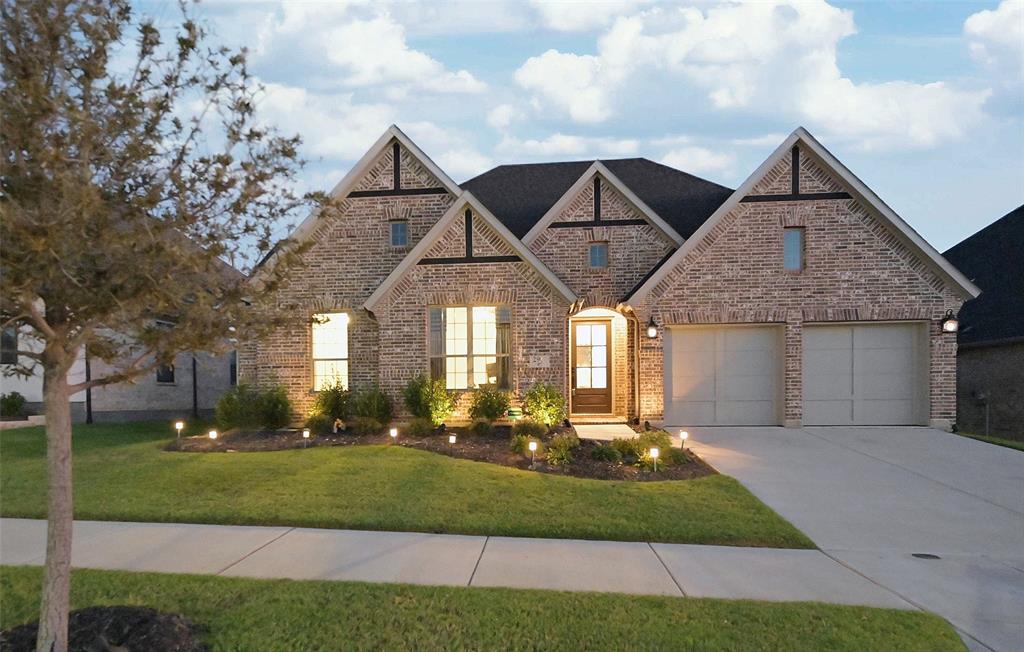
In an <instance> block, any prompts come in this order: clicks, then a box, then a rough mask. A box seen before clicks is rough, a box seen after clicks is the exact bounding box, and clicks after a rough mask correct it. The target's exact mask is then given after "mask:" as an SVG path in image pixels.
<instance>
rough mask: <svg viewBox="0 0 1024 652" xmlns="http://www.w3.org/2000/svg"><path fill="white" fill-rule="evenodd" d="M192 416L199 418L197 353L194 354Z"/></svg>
mask: <svg viewBox="0 0 1024 652" xmlns="http://www.w3.org/2000/svg"><path fill="white" fill-rule="evenodd" d="M192 418H193V419H198V418H199V386H198V374H197V373H196V354H195V353H193V354H192Z"/></svg>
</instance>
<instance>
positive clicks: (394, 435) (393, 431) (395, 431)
mask: <svg viewBox="0 0 1024 652" xmlns="http://www.w3.org/2000/svg"><path fill="white" fill-rule="evenodd" d="M388 434H389V435H391V441H398V428H392V429H391V432H389V433H388Z"/></svg>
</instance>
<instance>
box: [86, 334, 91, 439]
mask: <svg viewBox="0 0 1024 652" xmlns="http://www.w3.org/2000/svg"><path fill="white" fill-rule="evenodd" d="M90 380H92V365H91V364H90V362H89V347H85V382H89V381H90ZM85 422H86V423H92V387H87V388H86V389H85Z"/></svg>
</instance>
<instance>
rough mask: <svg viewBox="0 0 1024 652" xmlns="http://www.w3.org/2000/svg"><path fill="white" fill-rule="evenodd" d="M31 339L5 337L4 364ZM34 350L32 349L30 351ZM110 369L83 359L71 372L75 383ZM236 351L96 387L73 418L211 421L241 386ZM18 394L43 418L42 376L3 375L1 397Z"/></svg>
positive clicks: (9, 333) (76, 399)
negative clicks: (217, 408) (222, 399)
mask: <svg viewBox="0 0 1024 652" xmlns="http://www.w3.org/2000/svg"><path fill="white" fill-rule="evenodd" d="M19 337H23V338H25V341H24V342H23V343H22V346H25V345H28V344H29V341H30V340H29V338H27V337H25V335H24V334H20V336H19V334H17V331H15V330H14V329H6V330H5V331H4V332H3V340H2V342H0V365H4V366H6V365H11V364H12V363H14V364H16V362H15V358H14V355H15V354H14V351H16V350H17V340H18V339H19ZM30 350H31V349H30ZM109 370H110V368H109V367H108V366H107V365H106V364H105V363H103V362H100V361H98V360H95V359H90V358H88V357H87V356H86V355H85V354H82V355H80V356H79V357H78V359H77V360H76V361H75V363H74V366H72V368H71V372H70V377H69V380H70V382H71V383H78V382H82V381H83V380H85V379H87V378H90V377H92V378H98V377H100V376H102V375H105V374H106V372H107V371H109ZM235 377H236V364H235V352H234V351H231V352H229V353H227V354H224V355H220V356H214V355H211V354H209V353H196V354H195V355H193V354H191V353H182V354H179V355H178V357H177V358H176V360H175V363H174V364H173V365H166V366H163V367H160V368H159V369H157V370H155V371H153V372H151V373H149V374H146V375H143V376H140V377H138V378H136V379H135V380H134V381H132V382H128V383H119V384H117V385H107V386H105V387H96V388H93V389H91V390H87V391H84V392H79V393H77V394H75V395H74V396H72V397H71V419H72V421H74V422H75V423H82V422H93V421H95V422H110V421H134V420H139V419H182V418H189V417H191V416H196V415H198V416H204V417H205V416H211V415H212V414H213V409H214V407H215V406H216V405H217V401H218V400H219V399H220V397H221V395H222V394H224V392H226V391H227V390H228V389H230V388H231V387H232V386H233V385H234V384H235ZM8 392H18V393H20V394H21V395H22V396H24V397H25V400H26V405H25V411H26V413H28V414H42V413H43V377H42V373H41V372H40V373H34V374H32V375H31V376H28V377H24V376H0V393H5V394H6V393H8Z"/></svg>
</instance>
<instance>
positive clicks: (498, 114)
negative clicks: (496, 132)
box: [487, 104, 523, 129]
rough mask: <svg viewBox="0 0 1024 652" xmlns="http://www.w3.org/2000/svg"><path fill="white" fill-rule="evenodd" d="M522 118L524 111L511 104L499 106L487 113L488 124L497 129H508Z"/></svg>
mask: <svg viewBox="0 0 1024 652" xmlns="http://www.w3.org/2000/svg"><path fill="white" fill-rule="evenodd" d="M522 117H523V114H522V111H520V110H519V109H517V108H516V107H514V106H512V105H511V104H499V105H498V106H496V107H494V108H493V109H491V110H490V111H489V112H488V113H487V124H489V125H490V126H492V127H494V128H495V129H508V127H509V125H511V124H512V122H513V121H515V120H519V119H520V118H522Z"/></svg>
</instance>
